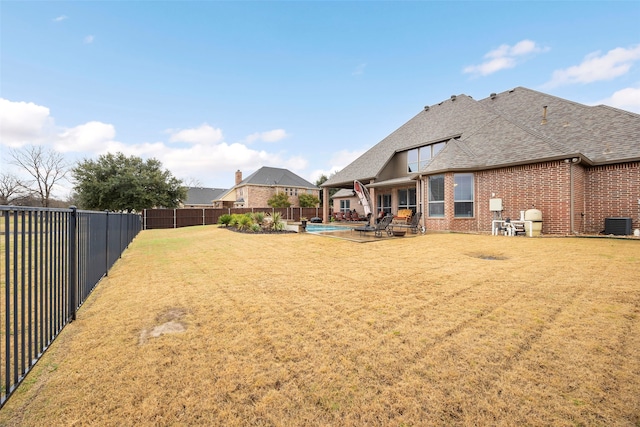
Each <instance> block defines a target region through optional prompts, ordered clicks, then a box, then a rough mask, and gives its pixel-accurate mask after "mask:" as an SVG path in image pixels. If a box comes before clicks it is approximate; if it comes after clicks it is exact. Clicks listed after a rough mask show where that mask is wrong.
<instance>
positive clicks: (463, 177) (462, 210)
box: [453, 173, 473, 218]
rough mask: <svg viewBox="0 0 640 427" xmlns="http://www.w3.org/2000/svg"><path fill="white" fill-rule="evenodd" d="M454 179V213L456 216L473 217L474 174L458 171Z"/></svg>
mask: <svg viewBox="0 0 640 427" xmlns="http://www.w3.org/2000/svg"><path fill="white" fill-rule="evenodd" d="M453 180H454V184H453V185H454V197H453V202H454V208H453V210H454V213H453V216H455V217H456V218H471V217H473V174H472V173H457V174H455V175H454V176H453Z"/></svg>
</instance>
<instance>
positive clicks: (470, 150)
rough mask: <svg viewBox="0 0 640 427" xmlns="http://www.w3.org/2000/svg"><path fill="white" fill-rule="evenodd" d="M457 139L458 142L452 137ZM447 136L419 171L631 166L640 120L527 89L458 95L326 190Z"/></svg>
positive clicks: (639, 148)
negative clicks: (551, 164) (580, 162)
mask: <svg viewBox="0 0 640 427" xmlns="http://www.w3.org/2000/svg"><path fill="white" fill-rule="evenodd" d="M452 135H458V136H459V138H455V139H450V138H451V136H452ZM446 139H449V140H448V143H447V146H446V147H445V148H444V149H443V150H442V151H440V153H438V155H437V156H436V157H435V158H434V159H433V160H432V161H431V162H430V163H429V164H428V165H427V166H426V167H425V169H424V170H423V171H421V172H423V173H436V172H438V171H444V170H464V169H488V168H495V167H504V166H510V165H514V164H525V163H536V162H541V161H545V160H550V159H556V158H562V157H563V156H566V157H570V156H571V157H572V156H576V155H580V156H583V157H585V161H586V162H587V163H591V164H606V163H619V162H628V161H636V160H639V159H640V115H638V114H635V113H631V112H627V111H623V110H618V109H615V108H611V107H606V106H602V105H600V106H594V107H591V106H586V105H583V104H579V103H576V102H572V101H568V100H565V99H562V98H558V97H555V96H552V95H547V94H544V93H541V92H537V91H534V90H531V89H527V88H523V87H517V88H515V89H512V90H509V91H505V92H502V93H500V94H492V95H491V96H490V97H488V98H485V99H482V100H480V101H475V100H473V99H472V98H471V97H469V96H466V95H459V96H452V97H451V99H449V100H446V101H443V102H440V103H438V104H436V105H432V106H430V107H425V109H424V110H423V111H421V112H420V113H418V114H417V115H416V116H415V117H413V118H412V119H411V120H409V121H408V122H406V123H405V124H404V125H402V126H401V127H400V128H398V129H397V130H395V131H394V132H393V133H391V134H390V135H389V136H387V137H386V138H384V139H383V140H382V141H380V142H379V143H378V144H376V145H374V146H373V147H372V148H371V149H370V150H368V151H367V152H365V153H364V154H363V155H362V156H360V157H359V158H358V159H356V160H354V161H353V162H352V163H351V164H349V165H348V166H346V167H345V168H344V169H342V170H341V171H339V172H338V173H336V174H335V175H334V176H332V177H331V178H330V179H328V180H327V181H326V182H325V183H324V184H322V186H323V187H333V186H345V185H350V183H351V182H353V180H354V179H360V180H370V179H376V178H378V175H379V174H380V172H381V171H382V170H383V168H384V167H385V165H386V164H387V163H388V162H389V161H390V160H391V158H392V157H393V156H394V155H395V154H396V153H398V152H400V151H404V150H408V149H410V148H413V147H418V146H421V145H426V144H428V143H431V142H436V141H442V140H446Z"/></svg>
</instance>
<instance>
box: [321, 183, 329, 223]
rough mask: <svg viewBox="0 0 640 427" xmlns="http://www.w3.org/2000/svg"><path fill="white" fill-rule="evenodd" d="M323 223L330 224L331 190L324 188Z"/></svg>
mask: <svg viewBox="0 0 640 427" xmlns="http://www.w3.org/2000/svg"><path fill="white" fill-rule="evenodd" d="M322 222H323V223H325V224H327V223H329V222H330V221H329V188H327V187H323V188H322Z"/></svg>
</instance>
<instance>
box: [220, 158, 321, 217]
mask: <svg viewBox="0 0 640 427" xmlns="http://www.w3.org/2000/svg"><path fill="white" fill-rule="evenodd" d="M277 193H286V194H287V195H288V196H289V202H290V203H291V206H292V207H297V206H300V202H299V200H298V196H299V195H301V194H312V195H314V196H316V197H318V198H319V197H320V188H318V187H317V186H315V185H313V184H312V183H310V182H309V181H307V180H305V179H303V178H301V177H299V176H298V175H296V174H294V173H293V172H291V171H289V170H287V169H280V168H272V167H267V166H264V167H262V168H260V169H258V170H257V171H255V172H254V173H252V174H251V175H249V176H248V177H247V178H245V179H243V178H242V172H240V171H237V172H236V184H235V186H234V187H233V188H231V189H230V190H228V191H227V192H226V193H224V194H222V195H221V196H220V197H219V198H218V199H217V200H215V201H214V205H215V206H216V207H235V208H264V207H267V206H269V205H268V204H267V201H268V200H269V199H270V198H271V197H272V196H274V195H275V194H277Z"/></svg>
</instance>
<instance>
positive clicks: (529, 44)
mask: <svg viewBox="0 0 640 427" xmlns="http://www.w3.org/2000/svg"><path fill="white" fill-rule="evenodd" d="M547 51H549V48H547V47H540V46H538V45H537V44H536V43H535V42H534V41H531V40H522V41H519V42H518V43H516V44H515V45H513V46H509V45H508V44H503V45H501V46H499V47H498V48H497V49H494V50H492V51H489V52H488V53H487V54H485V55H484V58H485V59H486V61H484V62H483V63H481V64H478V65H469V66H468V67H465V68H464V69H463V70H462V71H463V72H464V73H466V74H476V75H481V76H487V75H489V74H493V73H495V72H497V71H500V70H505V69H508V68H513V67H515V66H516V65H517V64H519V63H520V62H521V61H523V60H524V59H526V58H528V57H529V56H531V55H534V54H537V53H543V52H547Z"/></svg>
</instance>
